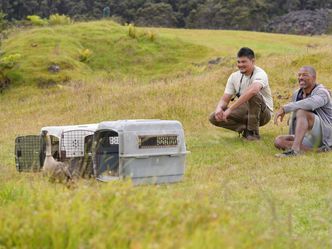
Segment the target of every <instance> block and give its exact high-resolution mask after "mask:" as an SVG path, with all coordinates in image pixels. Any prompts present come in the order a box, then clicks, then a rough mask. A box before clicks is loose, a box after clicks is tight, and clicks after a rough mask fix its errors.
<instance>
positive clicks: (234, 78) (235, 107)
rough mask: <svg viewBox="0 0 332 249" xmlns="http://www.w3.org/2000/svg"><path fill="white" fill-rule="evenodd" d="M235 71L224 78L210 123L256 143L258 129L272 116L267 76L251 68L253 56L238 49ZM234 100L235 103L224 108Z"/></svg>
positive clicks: (248, 49)
mask: <svg viewBox="0 0 332 249" xmlns="http://www.w3.org/2000/svg"><path fill="white" fill-rule="evenodd" d="M237 67H238V69H239V70H238V71H236V72H234V73H232V74H231V76H230V77H229V78H228V81H227V84H226V88H225V92H224V95H223V96H222V97H221V99H220V101H219V103H218V105H217V107H216V110H215V112H213V113H212V114H211V115H210V118H209V120H210V122H211V123H212V124H213V125H215V126H219V127H223V128H226V129H229V130H233V131H236V132H238V133H239V134H242V136H243V138H245V139H247V140H250V141H254V140H259V139H260V135H259V127H260V126H263V125H265V124H267V123H268V122H269V121H270V119H271V116H272V112H273V100H272V95H271V90H270V87H269V81H268V77H267V74H266V73H265V72H264V70H263V69H261V68H260V67H257V66H255V54H254V51H252V50H251V49H250V48H241V49H240V50H239V52H238V54H237ZM235 97H238V99H237V100H236V101H235V102H234V103H233V104H232V105H231V106H228V105H229V103H230V102H231V100H234V99H235Z"/></svg>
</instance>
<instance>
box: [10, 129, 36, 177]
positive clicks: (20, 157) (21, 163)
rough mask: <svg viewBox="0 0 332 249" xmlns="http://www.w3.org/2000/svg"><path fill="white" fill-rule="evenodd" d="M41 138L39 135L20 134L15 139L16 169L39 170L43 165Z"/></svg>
mask: <svg viewBox="0 0 332 249" xmlns="http://www.w3.org/2000/svg"><path fill="white" fill-rule="evenodd" d="M40 152H41V139H40V136H37V135H28V136H20V137H17V138H16V140H15V155H16V169H17V170H18V171H38V170H40V167H41V158H40V156H41V153H40Z"/></svg>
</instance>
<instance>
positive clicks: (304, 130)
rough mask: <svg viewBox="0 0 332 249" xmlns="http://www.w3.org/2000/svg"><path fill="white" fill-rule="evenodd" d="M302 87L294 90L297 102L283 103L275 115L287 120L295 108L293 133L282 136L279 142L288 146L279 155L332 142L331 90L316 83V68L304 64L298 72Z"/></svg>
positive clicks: (290, 130) (277, 142)
mask: <svg viewBox="0 0 332 249" xmlns="http://www.w3.org/2000/svg"><path fill="white" fill-rule="evenodd" d="M298 82H299V86H300V89H298V90H297V91H295V93H294V94H293V99H292V100H293V102H290V103H288V104H286V105H284V106H282V107H281V108H280V109H279V110H278V112H277V113H276V115H275V117H274V123H275V124H278V118H280V121H282V120H283V118H284V116H285V114H286V113H289V112H293V115H292V117H291V120H290V129H289V133H290V135H282V136H278V137H277V138H276V139H275V146H276V147H277V148H278V149H282V150H285V151H284V152H283V153H280V154H277V155H276V156H278V157H288V156H296V155H298V154H299V153H300V152H301V151H307V150H312V149H314V148H320V149H321V150H329V149H330V147H331V146H332V103H331V99H330V97H331V96H330V92H329V91H328V90H327V89H326V88H325V87H324V86H323V85H321V84H318V83H316V71H315V69H314V68H313V67H310V66H304V67H302V68H301V69H300V71H299V72H298Z"/></svg>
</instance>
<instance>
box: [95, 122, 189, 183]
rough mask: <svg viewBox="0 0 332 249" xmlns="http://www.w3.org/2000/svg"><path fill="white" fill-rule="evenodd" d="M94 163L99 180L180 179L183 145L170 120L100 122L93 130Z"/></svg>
mask: <svg viewBox="0 0 332 249" xmlns="http://www.w3.org/2000/svg"><path fill="white" fill-rule="evenodd" d="M92 151H93V167H94V171H95V175H96V177H97V179H98V180H101V181H111V180H114V179H119V178H127V177H130V178H131V179H132V181H133V183H134V184H145V183H170V182H177V181H180V180H181V179H182V177H183V175H184V171H185V158H186V154H187V151H186V145H185V137H184V131H183V128H182V125H181V123H180V122H178V121H173V120H119V121H109V122H102V123H100V124H99V125H98V128H97V129H96V131H95V134H94V140H93V150H92Z"/></svg>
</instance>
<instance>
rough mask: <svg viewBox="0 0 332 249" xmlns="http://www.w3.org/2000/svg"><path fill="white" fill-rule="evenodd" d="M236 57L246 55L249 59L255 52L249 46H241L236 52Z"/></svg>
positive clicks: (253, 56) (252, 57)
mask: <svg viewBox="0 0 332 249" xmlns="http://www.w3.org/2000/svg"><path fill="white" fill-rule="evenodd" d="M237 57H248V58H249V59H250V60H252V59H254V58H255V53H254V51H253V50H252V49H250V48H246V47H244V48H241V49H240V50H239V52H237Z"/></svg>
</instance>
